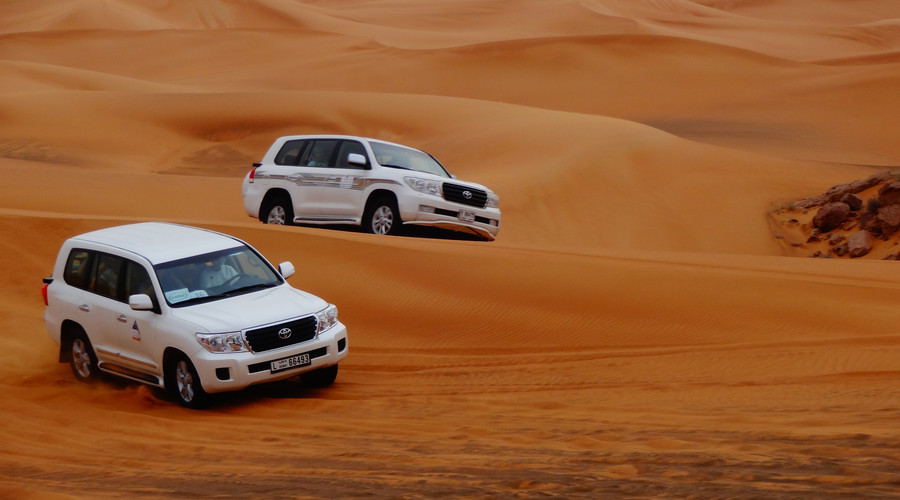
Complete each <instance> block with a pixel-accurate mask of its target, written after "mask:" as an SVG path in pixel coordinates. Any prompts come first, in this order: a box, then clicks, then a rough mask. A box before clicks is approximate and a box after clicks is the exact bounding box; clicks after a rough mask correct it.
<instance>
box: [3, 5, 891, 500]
mask: <svg viewBox="0 0 900 500" xmlns="http://www.w3.org/2000/svg"><path fill="white" fill-rule="evenodd" d="M898 19H900V10H898V8H897V6H896V4H895V2H894V1H893V0H856V1H854V2H852V3H848V2H844V1H839V0H815V1H813V0H799V1H798V0H768V1H752V0H640V1H634V0H592V1H564V2H559V1H552V0H526V1H517V2H510V1H507V0H464V1H456V0H454V1H449V0H426V1H415V2H409V1H405V0H402V1H396V2H370V1H360V0H349V1H345V2H340V3H334V2H319V1H314V0H310V1H290V0H262V1H259V2H244V1H239V0H215V1H197V0H187V1H179V2H145V1H141V0H110V1H105V2H91V1H85V0H62V1H59V0H29V1H27V2H26V1H9V2H2V3H0V173H2V175H3V182H0V273H2V275H3V276H4V277H5V280H4V285H3V287H2V288H0V293H2V299H3V300H0V317H2V318H4V319H5V320H6V321H5V326H6V332H7V335H6V344H5V347H6V348H5V349H4V350H3V353H2V354H0V361H2V362H0V394H2V396H0V401H2V403H0V438H2V442H3V445H2V446H0V497H2V498H34V499H63V498H67V499H69V498H78V499H82V498H83V499H88V498H122V497H127V498H148V499H150V498H193V497H211V496H220V497H258V498H263V497H264V498H326V497H327V498H339V497H355V496H363V495H365V496H373V497H390V498H434V497H453V498H484V497H501V498H507V497H518V498H532V497H541V496H550V495H552V496H559V497H566V498H604V497H618V498H622V497H639V498H646V497H654V496H665V495H667V496H674V497H699V498H723V497H728V498H735V497H742V498H743V497H753V498H758V497H764V498H768V497H791V498H817V499H818V498H846V497H865V498H896V497H897V493H896V490H897V488H896V486H897V484H898V481H900V475H898V472H897V463H898V462H900V452H898V451H897V450H900V426H898V424H897V422H898V417H900V391H898V385H897V378H898V375H900V362H898V359H900V357H898V351H900V336H898V335H897V334H896V333H895V332H894V325H895V324H896V317H897V313H896V303H897V301H898V299H900V279H898V278H897V273H896V269H895V267H896V266H897V265H898V264H897V263H896V262H884V261H874V260H868V261H860V260H849V259H845V260H838V259H805V258H804V259H801V258H796V257H792V256H790V254H792V252H790V251H786V250H785V248H784V247H783V245H782V244H781V243H780V242H779V241H778V240H776V239H774V238H773V237H772V234H771V232H770V228H769V226H768V224H767V214H769V213H770V212H772V211H773V210H776V209H777V207H779V206H783V205H784V204H786V203H790V202H792V201H795V200H797V199H799V198H802V197H805V196H811V195H813V194H815V193H822V192H825V191H826V190H827V189H828V188H829V187H830V186H834V185H837V184H842V183H846V182H850V181H852V180H853V179H860V178H865V177H867V176H869V175H871V174H873V173H875V172H879V171H882V170H885V169H889V168H891V167H896V166H897V165H900V146H898V143H897V141H896V137H895V136H896V133H895V131H896V130H897V129H898V125H900V123H898V120H900V118H898V116H900V114H898V113H897V112H896V111H897V109H898V107H900V94H898V93H897V92H896V89H897V88H898V87H897V85H898V83H900V82H898V80H900V65H898V58H897V54H898V53H900V31H898V26H900V24H898ZM298 133H347V134H356V135H365V136H371V137H377V138H381V139H386V140H390V141H395V142H400V143H404V144H408V145H410V146H414V147H418V148H421V149H424V150H427V151H429V152H431V153H432V154H434V155H435V156H436V157H437V158H439V159H440V160H441V161H442V162H443V163H444V164H445V165H446V166H447V167H448V168H449V169H450V170H451V171H452V172H453V173H455V174H457V175H458V176H459V177H460V178H462V179H467V180H472V181H475V182H481V183H484V184H486V185H488V186H490V187H491V188H492V189H493V190H494V191H496V192H497V193H498V194H499V196H500V199H501V208H502V210H503V223H502V228H501V231H500V235H499V238H498V239H497V240H496V241H494V242H491V243H481V242H471V241H460V240H455V239H452V238H447V239H442V238H416V237H396V238H379V237H375V236H372V235H367V234H362V233H360V232H357V231H346V230H335V229H330V228H312V227H271V226H266V225H263V224H261V223H259V222H258V221H256V220H253V219H250V218H249V217H247V216H246V214H245V213H244V211H243V208H242V203H241V196H240V185H241V179H242V177H243V175H244V174H245V173H246V172H247V171H248V170H249V168H250V163H251V162H253V161H258V160H259V158H260V157H261V156H262V155H263V153H264V152H265V150H266V148H267V147H268V146H269V144H270V143H271V142H272V140H273V139H274V138H275V137H277V136H279V135H286V134H298ZM145 220H163V221H169V222H175V223H183V224H190V225H197V226H201V227H207V228H211V229H214V230H219V231H223V232H226V233H229V234H234V235H236V236H238V237H241V238H243V239H245V240H247V241H248V242H250V243H251V244H253V245H254V246H255V247H257V248H258V249H259V250H260V251H261V252H262V253H263V254H264V255H266V256H267V257H269V258H270V259H271V260H272V261H273V262H282V261H285V260H290V261H292V262H293V263H294V264H295V265H296V267H297V274H296V275H295V276H294V277H292V278H291V283H292V284H293V285H294V286H296V287H298V288H303V289H305V290H308V291H310V292H312V293H315V294H317V295H320V296H322V297H323V298H326V299H327V300H329V301H331V302H333V303H335V304H337V306H338V308H339V310H340V317H341V319H342V320H343V321H344V322H345V323H346V324H347V325H348V327H349V331H350V355H349V357H348V358H347V360H346V362H345V363H344V364H342V365H341V369H340V374H339V376H338V381H337V383H336V384H335V385H334V386H333V387H331V388H329V389H327V390H312V389H307V388H304V387H303V386H302V385H300V384H298V383H296V381H288V382H285V383H278V384H274V385H270V386H261V387H254V388H251V389H249V390H247V391H245V392H241V393H236V394H226V395H222V397H221V398H219V399H218V400H217V402H216V405H215V406H214V407H213V408H212V409H210V410H208V411H204V412H190V411H186V410H183V409H181V408H179V407H177V406H176V405H174V404H173V403H172V402H171V401H168V400H167V399H166V397H165V396H164V395H162V394H161V393H160V392H159V391H155V390H153V389H150V388H148V387H144V386H140V385H136V384H130V383H122V382H116V381H104V382H101V383H98V384H94V385H85V384H80V383H78V382H76V381H75V379H74V378H73V377H72V375H71V373H70V370H69V368H68V366H66V365H62V364H58V363H57V358H58V353H57V351H56V349H55V348H54V345H52V342H51V341H50V340H49V339H48V338H47V335H46V332H45V331H44V327H43V323H42V319H41V315H42V311H43V304H42V303H41V298H40V286H41V278H43V277H45V276H47V275H48V274H49V273H50V271H51V267H52V264H53V260H54V258H55V255H56V251H57V249H58V248H59V245H60V244H61V243H62V242H63V241H64V240H65V239H66V238H68V237H70V236H72V235H75V234H79V233H82V232H86V231H90V230H93V229H97V228H101V227H107V226H110V225H116V224H122V223H128V222H137V221H145Z"/></svg>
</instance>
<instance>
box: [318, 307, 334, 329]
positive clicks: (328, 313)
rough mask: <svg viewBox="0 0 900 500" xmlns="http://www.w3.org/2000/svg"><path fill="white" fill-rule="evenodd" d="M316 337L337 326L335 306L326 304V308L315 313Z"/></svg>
mask: <svg viewBox="0 0 900 500" xmlns="http://www.w3.org/2000/svg"><path fill="white" fill-rule="evenodd" d="M316 319H317V320H318V321H317V322H316V324H317V328H316V335H319V334H321V333H323V332H325V331H327V330H329V329H330V328H331V327H333V326H334V325H336V324H337V322H338V319H337V306H335V305H334V304H328V307H326V308H325V309H322V310H321V311H319V312H318V313H316Z"/></svg>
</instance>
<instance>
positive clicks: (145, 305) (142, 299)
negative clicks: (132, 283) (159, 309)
mask: <svg viewBox="0 0 900 500" xmlns="http://www.w3.org/2000/svg"><path fill="white" fill-rule="evenodd" d="M128 305H129V306H131V308H132V309H134V310H135V311H152V310H153V301H152V300H150V296H149V295H147V294H145V293H139V294H137V295H132V296H131V297H128Z"/></svg>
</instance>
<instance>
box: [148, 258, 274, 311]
mask: <svg viewBox="0 0 900 500" xmlns="http://www.w3.org/2000/svg"><path fill="white" fill-rule="evenodd" d="M154 269H155V270H156V276H157V278H158V279H159V284H160V286H162V291H163V296H165V298H166V302H167V303H168V304H169V305H170V306H173V307H184V306H187V305H190V304H196V303H199V302H209V301H212V300H218V299H222V298H225V297H232V296H235V295H240V294H242V293H248V292H252V291H254V290H260V289H263V288H270V287H274V286H278V285H280V284H282V283H284V281H283V280H282V279H281V277H280V276H279V275H278V273H276V272H275V270H274V269H272V267H271V266H270V265H269V264H268V263H266V261H264V260H263V259H262V258H261V257H260V256H259V255H258V254H257V253H256V252H254V251H253V250H251V249H250V248H248V247H246V246H243V245H242V246H239V247H235V248H231V249H228V250H221V251H218V252H213V253H208V254H204V255H197V256H194V257H188V258H185V259H180V260H175V261H172V262H166V263H164V264H159V265H156V266H154Z"/></svg>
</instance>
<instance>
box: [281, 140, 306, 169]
mask: <svg viewBox="0 0 900 500" xmlns="http://www.w3.org/2000/svg"><path fill="white" fill-rule="evenodd" d="M307 142H308V141H305V140H298V141H287V142H285V143H284V146H281V150H280V151H278V154H277V155H275V164H276V165H291V166H293V165H297V160H299V159H300V155H301V154H302V153H303V149H304V148H305V147H306V143H307Z"/></svg>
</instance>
